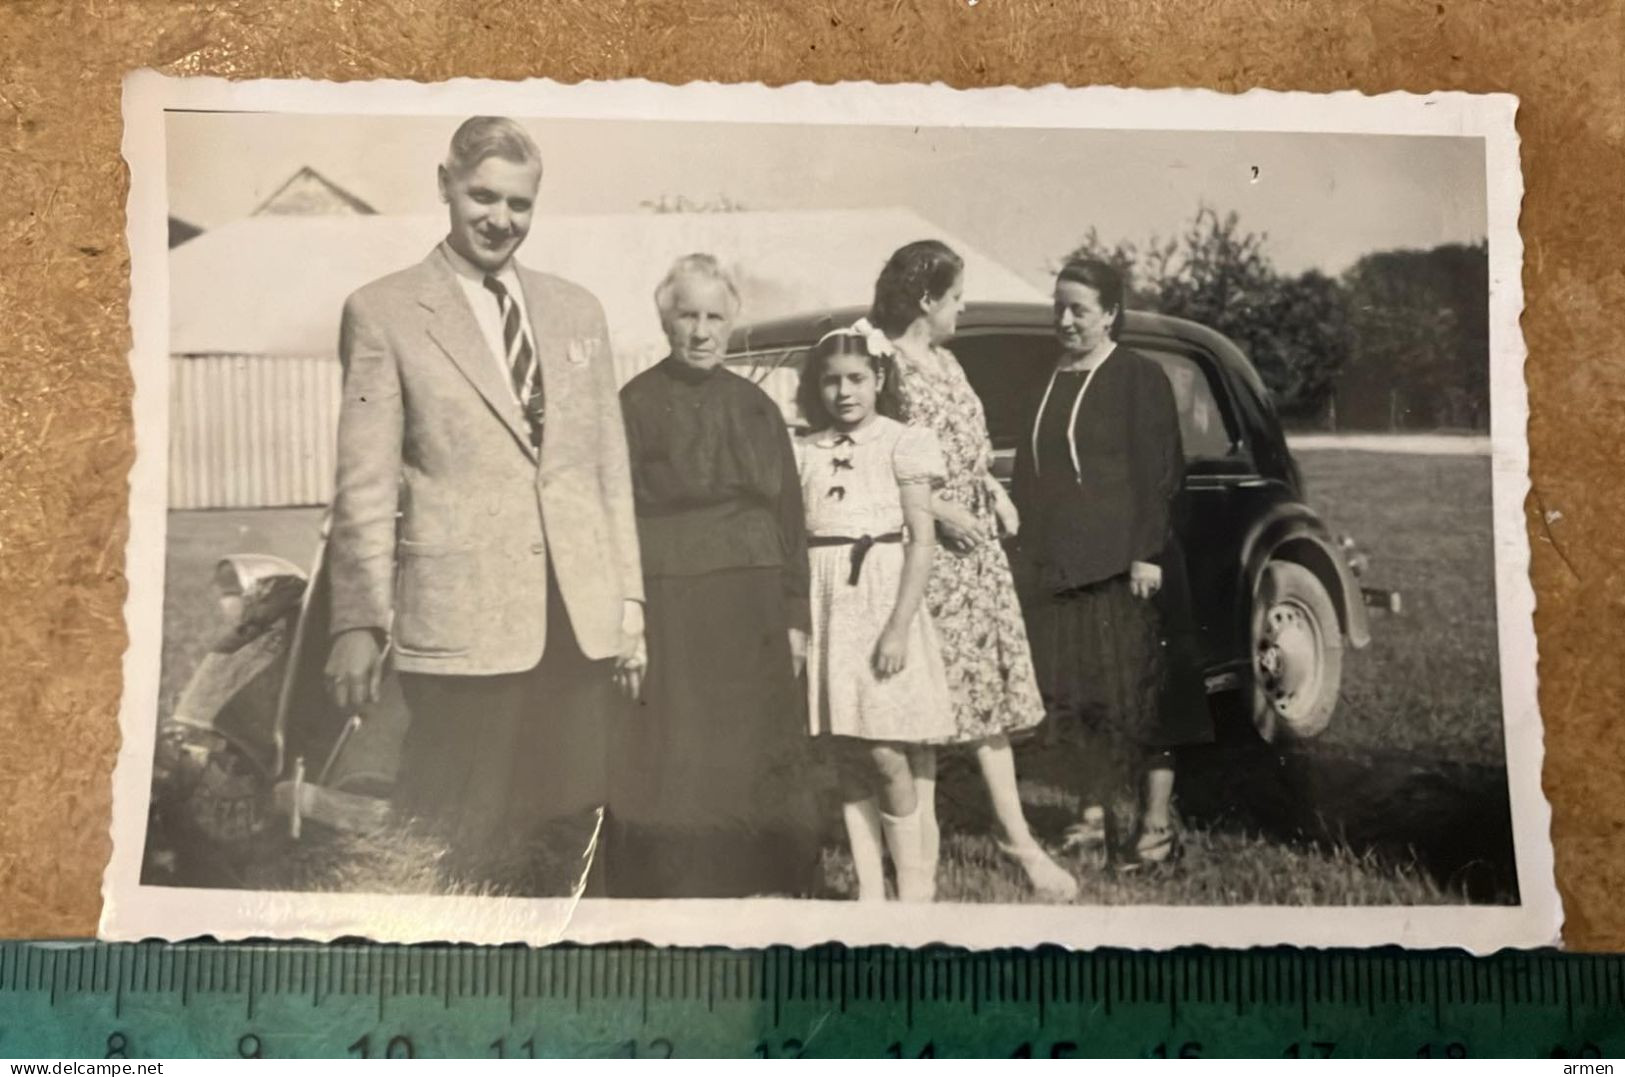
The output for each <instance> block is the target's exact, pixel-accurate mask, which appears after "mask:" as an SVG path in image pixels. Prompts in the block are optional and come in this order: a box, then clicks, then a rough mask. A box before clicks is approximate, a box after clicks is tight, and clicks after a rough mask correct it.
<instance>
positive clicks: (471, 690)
mask: <svg viewBox="0 0 1625 1077" xmlns="http://www.w3.org/2000/svg"><path fill="white" fill-rule="evenodd" d="M547 637H548V638H547V648H546V651H545V653H544V654H543V655H542V660H541V662H540V663H538V664H537V665H536V666H535V667H534V668H533V669H530V670H528V671H526V672H524V673H514V674H502V675H497V676H486V677H474V676H436V675H428V674H411V673H403V674H402V675H401V693H402V695H403V697H404V699H405V703H406V708H407V713H408V714H409V715H410V723H409V725H408V726H407V731H406V735H405V738H404V743H403V744H402V748H401V767H400V772H399V775H398V776H397V779H396V785H395V794H394V808H395V812H396V814H397V815H398V816H401V817H402V818H403V819H405V820H408V821H410V822H412V823H413V824H415V825H416V826H418V827H419V828H421V829H423V830H426V831H427V832H429V833H430V834H432V835H434V836H436V837H439V838H441V839H442V840H443V841H444V842H445V845H446V856H445V861H444V865H443V874H445V875H446V876H447V878H448V881H450V882H454V883H457V884H459V885H463V886H473V887H479V886H494V887H497V888H500V889H505V890H511V891H514V892H523V893H531V894H549V893H568V892H569V891H570V890H571V889H572V888H573V887H574V886H575V885H576V883H577V882H579V881H580V879H581V878H582V876H583V874H584V873H586V872H587V870H588V869H589V868H592V867H593V866H594V861H591V860H588V859H586V857H587V853H588V850H589V848H590V845H591V841H592V837H593V833H594V831H595V830H596V829H597V827H598V825H599V814H600V812H601V811H602V809H603V808H604V806H605V804H606V802H607V800H608V781H607V773H606V767H605V761H606V755H607V749H608V743H609V741H608V731H609V730H610V728H611V726H612V723H613V721H614V716H615V715H616V714H617V713H619V712H620V711H621V710H623V709H624V706H623V704H622V702H621V699H620V697H619V695H618V693H617V690H616V688H615V684H614V680H613V674H614V663H613V662H612V661H597V660H593V659H590V658H588V657H586V655H584V654H582V652H581V648H580V647H579V646H578V645H577V643H576V638H575V633H574V632H573V631H572V629H571V627H570V618H569V614H568V613H567V612H566V610H565V608H564V603H563V602H562V601H561V600H560V598H559V595H558V590H557V588H556V587H554V586H553V584H552V580H551V577H550V578H549V582H548V617H547ZM601 875H602V872H601V870H598V869H594V871H593V872H592V873H591V874H588V876H587V877H588V883H589V887H588V889H589V892H596V891H600V890H601V889H602V885H601V880H600V879H599V877H600V876H601Z"/></svg>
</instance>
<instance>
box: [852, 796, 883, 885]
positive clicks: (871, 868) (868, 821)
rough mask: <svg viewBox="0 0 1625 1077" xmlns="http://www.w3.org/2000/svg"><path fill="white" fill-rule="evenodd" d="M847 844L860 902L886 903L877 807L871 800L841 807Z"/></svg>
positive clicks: (858, 801) (878, 808) (875, 802)
mask: <svg viewBox="0 0 1625 1077" xmlns="http://www.w3.org/2000/svg"><path fill="white" fill-rule="evenodd" d="M841 818H842V819H843V820H844V821H845V822H846V844H847V848H848V849H850V850H851V851H852V868H853V870H854V871H856V872H857V876H858V900H859V901H885V900H886V865H885V862H884V860H883V859H882V858H881V850H880V804H879V802H878V801H876V800H875V798H874V797H870V798H869V799H867V800H849V801H847V802H846V803H844V804H842V805H841Z"/></svg>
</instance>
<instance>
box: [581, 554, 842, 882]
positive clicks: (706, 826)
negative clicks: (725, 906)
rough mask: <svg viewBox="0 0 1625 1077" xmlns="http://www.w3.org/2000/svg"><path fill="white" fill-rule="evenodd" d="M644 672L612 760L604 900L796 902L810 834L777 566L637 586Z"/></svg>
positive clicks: (810, 856)
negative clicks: (788, 898)
mask: <svg viewBox="0 0 1625 1077" xmlns="http://www.w3.org/2000/svg"><path fill="white" fill-rule="evenodd" d="M645 592H646V596H647V606H646V611H647V612H646V615H645V616H646V621H647V635H648V642H649V673H648V679H647V680H646V682H645V685H644V693H643V700H642V703H641V705H639V706H637V707H635V708H632V713H630V714H629V715H628V716H627V717H626V719H625V720H624V722H623V723H622V725H621V729H620V733H619V737H618V738H617V744H616V747H615V750H614V752H613V754H612V759H611V769H612V792H611V802H610V816H611V820H612V825H611V828H610V842H609V848H608V860H607V864H606V867H607V872H608V884H609V889H610V893H611V895H612V896H615V897H637V898H681V897H745V896H750V895H756V894H783V895H801V894H807V893H810V892H811V891H812V890H813V888H814V884H815V871H816V868H817V864H818V845H819V843H818V829H817V816H816V812H815V805H814V801H813V797H812V793H813V788H812V784H813V782H814V780H815V774H816V768H815V767H814V766H813V765H812V761H811V755H810V751H811V742H810V738H809V737H808V736H807V726H806V717H805V712H806V706H805V701H804V697H803V694H802V691H801V689H800V686H799V685H798V683H797V682H796V680H795V678H794V677H793V675H792V672H791V665H790V646H789V638H788V633H789V623H788V620H787V616H786V611H785V603H784V597H783V572H782V571H781V570H780V569H778V568H743V569H729V570H724V571H720V572H709V573H705V574H703V575H697V576H664V577H652V578H649V579H647V580H646V581H645Z"/></svg>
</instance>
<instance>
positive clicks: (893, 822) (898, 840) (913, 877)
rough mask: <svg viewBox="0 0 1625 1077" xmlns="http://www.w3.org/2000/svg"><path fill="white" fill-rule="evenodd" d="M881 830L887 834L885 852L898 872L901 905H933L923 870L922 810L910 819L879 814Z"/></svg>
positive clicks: (902, 816)
mask: <svg viewBox="0 0 1625 1077" xmlns="http://www.w3.org/2000/svg"><path fill="white" fill-rule="evenodd" d="M880 828H881V829H882V830H884V831H885V833H886V848H887V849H888V850H890V852H891V862H892V867H894V868H896V869H897V900H898V901H930V900H931V897H930V894H929V893H928V888H927V886H926V882H925V878H924V873H923V872H922V871H921V870H920V844H921V843H920V809H919V808H915V809H914V811H913V812H911V813H910V814H908V815H888V814H886V813H885V812H881V813H880Z"/></svg>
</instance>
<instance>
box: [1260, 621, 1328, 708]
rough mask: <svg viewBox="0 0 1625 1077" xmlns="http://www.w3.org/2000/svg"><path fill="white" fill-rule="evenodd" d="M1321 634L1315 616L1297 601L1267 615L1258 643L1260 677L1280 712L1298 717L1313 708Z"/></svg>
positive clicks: (1272, 704) (1316, 686)
mask: <svg viewBox="0 0 1625 1077" xmlns="http://www.w3.org/2000/svg"><path fill="white" fill-rule="evenodd" d="M1321 643H1322V640H1321V632H1320V626H1319V624H1317V623H1316V621H1315V618H1314V616H1313V615H1312V614H1311V613H1310V611H1309V610H1308V609H1306V608H1305V607H1304V606H1303V605H1301V604H1300V603H1298V602H1296V601H1293V600H1286V601H1282V602H1277V603H1275V604H1274V605H1272V606H1270V607H1269V609H1268V610H1267V611H1265V614H1264V626H1263V632H1262V633H1261V634H1260V638H1259V642H1258V658H1257V663H1258V674H1259V679H1260V682H1261V683H1262V684H1263V686H1264V692H1265V694H1266V695H1267V696H1268V697H1269V700H1270V705H1271V706H1272V707H1274V708H1275V711H1276V713H1278V714H1281V715H1283V716H1285V717H1296V716H1297V712H1298V711H1299V710H1300V709H1302V708H1305V707H1308V706H1309V705H1311V703H1312V701H1313V700H1314V698H1315V696H1316V693H1317V690H1318V687H1319V683H1320V677H1321V672H1322V671H1321V664H1322V660H1321V654H1322V651H1321Z"/></svg>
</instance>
